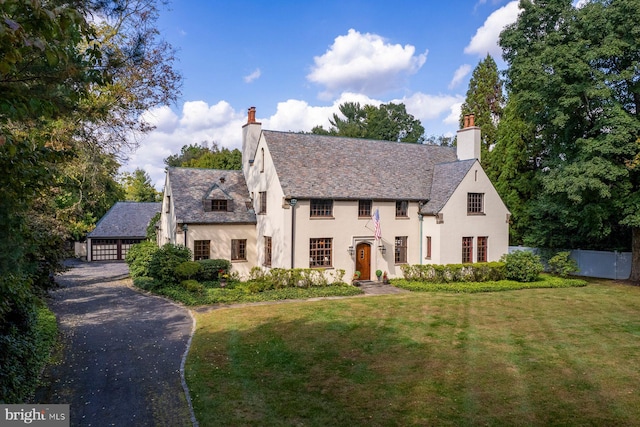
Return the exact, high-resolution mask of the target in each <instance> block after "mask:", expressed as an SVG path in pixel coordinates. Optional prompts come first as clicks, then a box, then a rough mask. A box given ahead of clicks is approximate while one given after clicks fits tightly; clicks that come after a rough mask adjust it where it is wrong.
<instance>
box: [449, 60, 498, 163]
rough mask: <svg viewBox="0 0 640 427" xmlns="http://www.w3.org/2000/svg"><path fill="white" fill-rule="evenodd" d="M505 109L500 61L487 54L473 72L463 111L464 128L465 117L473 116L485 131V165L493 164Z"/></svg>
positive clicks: (483, 132) (461, 112)
mask: <svg viewBox="0 0 640 427" xmlns="http://www.w3.org/2000/svg"><path fill="white" fill-rule="evenodd" d="M503 107H504V95H503V83H502V79H501V78H500V74H499V73H498V66H497V65H496V62H495V61H494V60H493V58H492V57H491V56H490V55H488V54H487V56H486V58H485V59H484V60H482V61H480V63H479V64H478V66H477V67H476V68H475V69H474V70H473V74H472V75H471V80H470V81H469V89H468V90H467V97H466V99H465V101H464V103H463V104H462V107H461V111H460V127H461V128H462V126H463V124H464V116H465V115H467V114H473V115H474V116H475V124H476V126H479V127H480V129H481V131H482V145H481V150H482V151H481V158H482V163H483V165H485V166H486V165H487V164H488V163H489V161H488V160H489V157H488V154H489V152H490V149H491V147H492V146H493V145H494V144H495V143H496V139H497V131H498V123H499V122H500V117H502V110H503Z"/></svg>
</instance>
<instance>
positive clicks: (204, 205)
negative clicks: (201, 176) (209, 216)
mask: <svg viewBox="0 0 640 427" xmlns="http://www.w3.org/2000/svg"><path fill="white" fill-rule="evenodd" d="M202 209H204V211H205V212H211V200H209V199H203V200H202Z"/></svg>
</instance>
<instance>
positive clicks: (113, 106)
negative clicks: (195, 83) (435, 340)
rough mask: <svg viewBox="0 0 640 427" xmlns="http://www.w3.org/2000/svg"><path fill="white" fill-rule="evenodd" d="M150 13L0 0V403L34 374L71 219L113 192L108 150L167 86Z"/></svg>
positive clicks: (118, 3)
mask: <svg viewBox="0 0 640 427" xmlns="http://www.w3.org/2000/svg"><path fill="white" fill-rule="evenodd" d="M88 16H92V17H93V18H92V19H91V20H88V19H87V17H88ZM96 17H97V19H95V18H96ZM156 17H157V9H156V3H155V2H154V1H153V0H137V1H136V0H130V1H125V0H105V1H103V0H97V1H91V0H85V1H82V0H78V1H74V2H71V3H69V2H65V1H62V0H48V1H46V2H45V1H37V0H36V1H22V0H4V1H2V2H0V190H1V192H2V197H1V198H0V225H2V229H3V232H2V233H0V271H2V275H0V294H1V295H2V298H1V300H0V345H2V348H1V350H0V401H2V402H3V403H18V402H20V401H24V398H25V397H26V395H27V394H28V393H29V386H30V385H31V384H33V380H34V378H35V377H36V376H37V375H38V367H37V366H36V365H35V364H34V360H35V355H36V354H37V349H36V348H35V347H34V346H35V340H34V334H35V310H36V303H37V299H38V298H39V296H40V295H41V293H42V291H43V290H46V289H47V287H48V286H49V284H50V277H51V275H52V274H53V273H54V272H55V271H57V270H58V269H59V268H61V265H60V260H61V259H62V256H64V252H63V243H64V241H65V239H67V238H68V236H69V231H70V230H73V226H72V224H73V223H74V222H76V221H78V220H81V221H80V222H82V221H86V220H88V219H91V218H93V219H94V220H95V213H98V212H100V210H101V209H103V206H104V202H106V201H107V200H108V199H109V198H110V197H112V196H113V195H115V194H117V193H118V191H121V190H120V187H119V186H118V185H117V183H116V182H115V180H114V179H113V178H114V177H115V174H116V171H117V160H116V154H117V153H118V152H119V151H120V149H121V148H122V147H123V146H125V145H127V144H129V141H131V139H130V136H131V135H132V134H135V133H136V132H145V131H147V130H149V129H150V126H149V125H148V123H145V122H144V120H139V119H140V116H141V114H142V112H143V111H145V110H146V109H148V108H150V107H152V106H155V105H158V104H159V103H165V102H167V101H170V100H172V99H175V97H176V90H177V85H178V84H179V76H178V75H177V74H176V73H175V71H174V70H173V69H172V66H171V64H172V50H171V49H170V48H168V49H167V47H168V46H167V45H166V43H163V42H161V41H159V40H158V38H157V34H158V33H157V30H156V29H155V27H154V25H153V23H154V20H155V18H156ZM96 165H97V166H101V167H99V168H98V167H95V166H96ZM114 166H115V167H114ZM101 174H102V175H101ZM103 177H104V178H106V179H102V178H103Z"/></svg>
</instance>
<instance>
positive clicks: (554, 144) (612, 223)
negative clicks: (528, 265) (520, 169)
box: [500, 0, 640, 280]
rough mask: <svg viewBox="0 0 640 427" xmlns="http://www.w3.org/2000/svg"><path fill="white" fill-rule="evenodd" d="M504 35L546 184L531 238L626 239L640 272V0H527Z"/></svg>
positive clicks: (637, 276) (550, 242) (549, 242)
mask: <svg viewBox="0 0 640 427" xmlns="http://www.w3.org/2000/svg"><path fill="white" fill-rule="evenodd" d="M520 6H521V8H522V9H523V12H522V13H521V14H520V16H519V18H518V20H517V22H516V23H514V24H512V25H511V26H509V27H508V28H507V29H506V30H505V31H504V32H503V33H502V34H501V37H500V44H501V46H502V47H503V49H504V59H505V60H506V61H507V63H508V64H509V69H508V70H507V73H506V76H507V88H508V91H509V96H512V95H514V94H515V95H517V97H518V100H519V102H518V104H517V115H518V116H519V117H520V118H521V119H522V120H523V121H524V122H526V123H527V124H528V125H529V126H531V128H532V129H535V134H534V136H533V138H532V139H531V140H529V141H528V144H530V145H533V146H538V147H539V149H537V150H536V151H537V152H538V153H539V158H538V159H537V162H538V163H539V169H538V173H537V176H539V179H540V182H541V184H542V187H541V191H540V192H539V194H538V196H537V197H536V199H535V200H534V201H533V202H532V203H531V205H530V207H531V212H532V218H533V219H534V220H533V221H532V223H531V234H530V241H531V243H534V244H538V245H544V246H547V247H555V248H560V247H565V248H572V247H577V246H580V247H597V248H601V249H605V248H615V249H621V248H624V247H628V242H629V241H630V240H631V239H630V238H632V241H633V243H632V250H633V253H634V255H633V258H634V259H633V263H632V264H633V266H632V274H631V279H632V280H640V209H638V208H640V173H639V172H640V171H639V170H638V168H637V165H638V162H637V160H638V159H640V155H639V153H640V116H639V114H640V80H639V79H638V65H637V64H638V63H640V32H639V31H638V29H637V26H636V22H637V21H638V19H640V10H639V9H638V8H637V2H635V1H631V0H617V1H605V0H594V1H591V2H589V3H587V4H586V5H585V6H583V7H582V8H580V9H576V8H574V7H573V6H572V5H571V1H570V0H546V1H536V2H535V3H534V2H532V1H529V0H523V1H521V3H520Z"/></svg>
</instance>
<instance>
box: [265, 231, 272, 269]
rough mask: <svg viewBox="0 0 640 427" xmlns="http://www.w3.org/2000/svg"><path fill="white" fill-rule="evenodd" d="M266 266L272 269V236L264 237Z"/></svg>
mask: <svg viewBox="0 0 640 427" xmlns="http://www.w3.org/2000/svg"><path fill="white" fill-rule="evenodd" d="M264 266H265V267H271V236H264Z"/></svg>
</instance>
